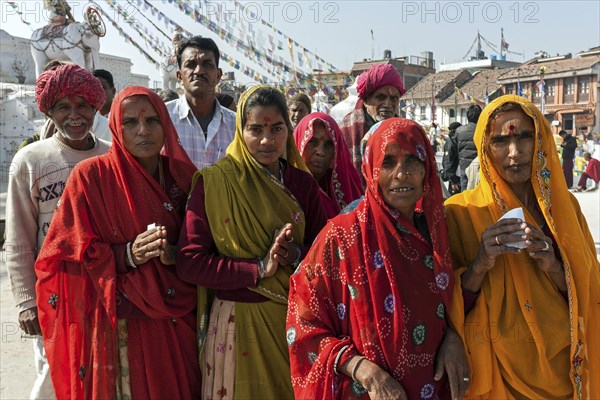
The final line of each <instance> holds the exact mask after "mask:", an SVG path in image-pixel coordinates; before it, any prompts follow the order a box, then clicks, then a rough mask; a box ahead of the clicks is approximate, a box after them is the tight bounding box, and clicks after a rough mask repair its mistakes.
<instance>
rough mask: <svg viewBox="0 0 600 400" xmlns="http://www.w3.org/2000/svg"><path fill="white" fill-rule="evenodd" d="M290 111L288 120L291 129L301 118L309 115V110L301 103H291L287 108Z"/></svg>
mask: <svg viewBox="0 0 600 400" xmlns="http://www.w3.org/2000/svg"><path fill="white" fill-rule="evenodd" d="M288 108H289V110H290V120H291V121H292V127H293V128H296V126H298V124H299V123H300V121H302V118H304V117H306V116H307V115H308V114H310V110H308V109H307V108H306V105H305V104H304V103H303V102H301V101H294V102H291V103H290V104H289V106H288Z"/></svg>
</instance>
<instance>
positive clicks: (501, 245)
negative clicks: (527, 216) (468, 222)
mask: <svg viewBox="0 0 600 400" xmlns="http://www.w3.org/2000/svg"><path fill="white" fill-rule="evenodd" d="M526 227H527V224H526V223H525V221H523V220H521V219H519V218H505V219H501V220H499V221H498V222H496V223H495V224H493V225H490V226H489V227H487V228H486V229H485V230H484V231H483V233H482V234H481V242H480V244H479V251H478V252H477V255H476V256H475V259H474V260H473V261H472V262H471V265H470V266H469V268H468V269H467V271H466V272H465V273H464V274H463V275H462V279H461V283H462V286H463V287H464V288H465V289H467V290H469V291H471V292H473V293H476V292H478V291H479V289H480V288H481V284H482V283H483V279H484V277H485V275H486V274H487V272H488V271H489V270H491V269H492V268H493V267H494V265H495V264H496V257H498V256H500V255H502V254H519V253H520V252H521V249H519V248H517V247H511V246H505V244H506V243H516V242H523V241H524V240H525V239H527V235H525V234H523V231H524V230H525V228H526Z"/></svg>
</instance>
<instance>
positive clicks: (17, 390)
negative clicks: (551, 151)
mask: <svg viewBox="0 0 600 400" xmlns="http://www.w3.org/2000/svg"><path fill="white" fill-rule="evenodd" d="M575 196H576V197H577V199H578V201H579V204H580V205H581V209H582V210H583V213H584V214H585V216H586V219H587V221H588V225H589V227H590V231H591V232H592V235H593V237H594V242H595V243H596V252H597V253H598V254H600V190H596V191H594V192H589V193H587V192H584V193H576V194H575ZM0 259H1V260H2V261H1V265H0V293H1V299H0V317H1V319H0V320H1V326H2V332H1V334H2V336H1V340H0V399H27V398H28V396H29V391H30V389H31V386H32V385H33V382H34V380H35V373H34V370H33V349H32V343H31V340H30V339H27V338H26V337H24V336H22V335H21V331H20V329H19V326H18V324H17V313H16V309H15V307H14V301H13V298H12V293H11V291H10V285H9V282H8V277H7V274H6V267H5V265H4V254H3V253H0Z"/></svg>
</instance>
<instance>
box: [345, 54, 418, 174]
mask: <svg viewBox="0 0 600 400" xmlns="http://www.w3.org/2000/svg"><path fill="white" fill-rule="evenodd" d="M356 86H357V87H356V90H357V92H358V97H359V100H358V102H357V103H356V107H355V108H354V110H353V111H352V112H351V113H349V114H348V115H346V116H345V117H344V120H343V121H342V124H341V125H340V129H341V131H342V135H343V136H344V140H346V144H347V145H348V149H349V150H350V154H351V155H352V163H353V164H354V166H355V167H356V169H357V170H358V173H359V174H360V175H361V176H362V173H361V164H362V157H361V152H360V141H361V140H362V138H363V136H364V135H365V133H367V131H368V130H369V129H370V128H371V127H372V126H373V125H375V123H376V122H379V121H383V120H384V119H388V118H392V117H397V116H398V115H397V114H398V106H399V105H400V97H402V95H404V93H405V92H406V91H405V90H404V84H403V83H402V77H401V76H400V74H399V73H398V70H396V68H394V67H393V66H392V65H390V64H375V65H373V66H372V67H371V68H369V69H368V70H367V71H365V72H363V73H362V74H360V75H359V76H358V79H357V81H356Z"/></svg>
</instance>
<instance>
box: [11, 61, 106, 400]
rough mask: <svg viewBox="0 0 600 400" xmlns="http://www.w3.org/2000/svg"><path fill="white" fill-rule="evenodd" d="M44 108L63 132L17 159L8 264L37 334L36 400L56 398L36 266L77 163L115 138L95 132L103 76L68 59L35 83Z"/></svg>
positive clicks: (27, 324)
mask: <svg viewBox="0 0 600 400" xmlns="http://www.w3.org/2000/svg"><path fill="white" fill-rule="evenodd" d="M35 97H36V100H37V103H38V107H39V109H40V111H42V112H43V113H45V114H46V115H47V116H48V117H49V118H51V119H52V122H53V123H54V126H55V127H56V129H57V132H56V133H55V134H54V135H53V136H52V137H50V138H48V139H44V140H39V141H37V142H34V143H32V144H30V145H28V146H25V147H24V148H23V149H21V150H19V151H18V152H17V154H16V155H15V157H14V158H13V160H12V164H11V174H9V177H8V192H7V198H6V266H7V269H8V275H9V277H10V283H11V287H12V292H13V296H14V298H15V303H16V306H17V309H18V313H19V317H18V320H19V325H20V327H21V329H22V330H23V331H24V332H25V333H27V334H28V335H32V336H34V339H33V348H34V353H35V363H34V366H35V369H36V373H37V379H36V382H35V383H34V386H33V388H32V390H31V394H30V398H31V399H48V398H54V397H55V396H54V390H53V388H52V382H51V380H50V374H49V369H48V362H47V360H46V354H45V351H44V342H43V340H42V336H41V329H40V324H39V321H38V310H37V306H36V294H35V284H36V275H35V270H34V264H35V260H36V258H37V255H38V254H37V252H38V249H40V248H41V247H42V244H43V243H44V239H45V238H46V234H47V233H48V228H49V226H50V221H51V219H52V215H53V214H54V210H55V209H56V207H57V206H58V202H59V200H60V197H61V195H62V192H63V190H64V188H65V184H66V182H67V178H68V177H69V175H70V173H71V170H72V169H73V167H74V166H75V165H76V164H77V163H79V162H80V161H82V160H84V159H86V158H90V157H94V156H99V155H101V154H104V153H105V152H107V151H108V148H109V147H110V143H109V142H106V141H104V140H101V139H98V138H96V137H95V136H94V134H92V133H91V132H90V130H91V128H92V125H93V121H94V115H95V114H96V111H97V110H98V108H100V107H101V106H102V105H103V104H104V90H103V89H102V85H101V84H100V81H99V80H98V79H97V78H96V77H94V76H93V75H92V74H91V73H90V72H89V71H87V70H85V69H83V68H81V67H79V66H77V65H75V64H67V65H62V66H59V67H54V68H53V69H51V70H49V71H46V72H44V73H42V74H41V75H40V76H39V77H38V79H37V81H36V87H35Z"/></svg>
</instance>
